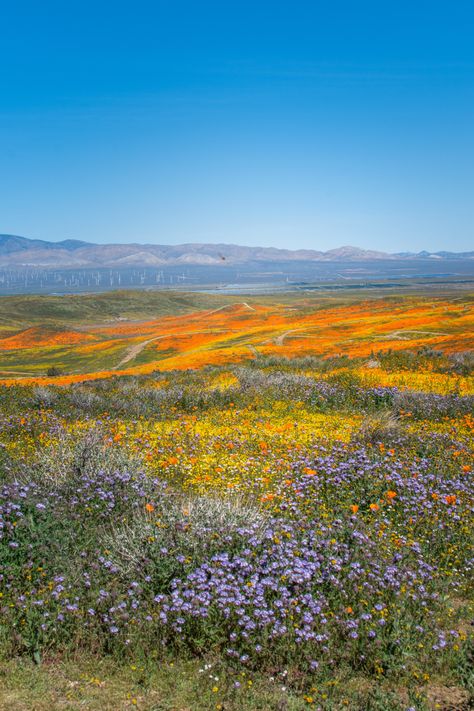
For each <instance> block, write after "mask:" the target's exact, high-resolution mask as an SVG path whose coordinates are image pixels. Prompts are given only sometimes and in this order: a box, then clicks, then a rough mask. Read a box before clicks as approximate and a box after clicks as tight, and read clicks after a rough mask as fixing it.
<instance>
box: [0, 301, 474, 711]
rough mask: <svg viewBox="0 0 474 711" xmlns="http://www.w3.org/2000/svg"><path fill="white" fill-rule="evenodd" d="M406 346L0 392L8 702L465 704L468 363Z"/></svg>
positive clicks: (471, 652)
mask: <svg viewBox="0 0 474 711" xmlns="http://www.w3.org/2000/svg"><path fill="white" fill-rule="evenodd" d="M252 308H256V307H252ZM357 308H358V309H359V311H361V310H362V309H363V308H365V307H362V306H359V307H357ZM443 308H444V307H443ZM452 308H453V309H455V308H457V307H456V305H455V304H454V305H453V307H452ZM355 309H356V307H355V306H354V307H353V310H355ZM249 313H250V314H251V312H250V311H249ZM221 314H222V312H219V318H221V317H222V316H221ZM465 314H466V310H465V308H464V306H463V311H462V314H461V315H460V316H459V318H464V317H465ZM358 317H360V318H362V317H361V316H360V314H359V316H358ZM308 318H309V317H308ZM314 318H316V317H314ZM321 318H322V317H321ZM368 318H369V317H368V316H367V319H368ZM364 323H365V326H367V327H369V323H368V320H366V321H365V322H364ZM234 326H235V322H234ZM154 328H156V324H155V326H154ZM420 328H421V326H420ZM359 330H361V329H360V328H359ZM9 338H13V336H9ZM18 341H19V337H18V338H17V340H16V341H15V342H14V345H16V346H17V345H18ZM391 344H392V341H388V342H386V343H385V346H384V347H383V348H382V347H380V348H378V349H374V348H372V349H370V348H369V349H368V350H369V352H366V350H367V348H366V346H365V345H364V348H363V349H362V351H358V352H354V353H353V354H339V355H337V354H332V355H331V354H328V355H325V354H324V353H316V354H315V353H313V354H306V355H305V354H297V353H295V352H294V351H293V349H291V348H290V351H289V352H288V353H285V351H284V350H283V353H281V352H279V353H276V351H277V350H278V346H275V344H274V343H273V345H272V347H271V348H269V349H267V350H268V352H262V353H258V352H257V353H252V352H251V351H249V350H248V349H247V357H246V358H244V359H242V358H241V359H231V360H230V362H229V361H227V360H226V358H225V354H224V357H223V362H222V363H219V362H217V357H216V351H215V350H214V351H213V354H212V358H211V359H210V362H209V363H207V364H206V363H204V364H201V363H200V362H198V365H199V367H195V368H193V367H191V365H192V364H191V363H190V360H192V356H191V355H189V354H188V356H187V361H186V362H187V365H189V367H179V368H176V369H173V368H165V367H164V366H162V367H160V368H159V369H158V368H156V369H154V370H151V371H150V372H144V373H140V372H138V373H129V374H114V373H113V372H108V373H107V374H106V376H104V377H96V378H95V379H82V380H81V379H78V382H75V381H74V380H73V381H72V382H61V379H56V378H52V377H50V378H49V379H48V378H46V377H42V378H41V379H39V381H35V380H31V379H28V378H26V377H25V379H24V380H15V379H13V378H11V379H9V380H8V382H5V384H4V385H3V386H1V388H0V560H1V569H0V609H1V619H0V658H1V660H2V662H1V667H0V668H1V676H0V685H2V684H3V686H4V688H5V690H6V691H5V692H0V700H1V702H3V703H4V704H7V705H4V706H2V708H5V709H7V708H11V709H26V708H35V709H40V710H42V709H46V708H60V707H61V708H68V709H76V708H77V709H79V708H84V707H85V708H92V709H122V708H134V707H135V708H140V709H150V710H151V709H156V710H158V709H170V710H171V709H182V710H183V711H184V709H192V710H193V711H194V709H196V710H200V709H227V710H231V709H279V710H281V711H284V710H285V709H287V710H288V711H292V710H296V709H305V708H314V709H321V710H322V711H326V710H327V711H332V710H336V709H354V710H360V711H366V710H367V711H371V710H374V711H375V710H379V711H391V710H392V709H393V710H394V711H397V710H398V711H413V710H420V711H421V710H425V711H426V710H428V709H444V711H448V710H449V709H453V710H456V709H460V710H461V711H462V710H463V709H465V710H466V711H467V710H468V709H470V708H473V704H474V675H473V667H474V642H473V619H474V599H473V580H474V574H473V573H474V546H473V532H474V526H473V523H474V517H473V512H474V499H473V494H474V480H473V466H474V463H473V456H472V455H473V452H472V432H473V426H474V416H473V406H474V389H473V379H472V369H473V366H474V360H473V358H472V354H471V353H470V352H469V351H468V350H467V349H462V348H459V349H456V348H455V347H454V346H453V344H451V346H450V348H449V349H448V348H444V349H443V347H442V344H441V347H439V348H438V349H436V348H432V347H428V346H427V345H426V344H424V345H419V344H416V345H415V346H412V344H408V345H406V344H405V347H404V348H402V347H401V346H400V344H398V346H397V348H395V349H393V348H391ZM4 346H5V344H4ZM283 346H284V344H283ZM280 351H281V344H280ZM198 355H199V358H198V361H200V359H201V351H200V352H199V354H198ZM26 677H28V678H29V679H30V681H29V682H28V683H27V682H26V681H25V679H26ZM53 679H55V681H54V682H53ZM32 680H33V681H32ZM19 688H21V689H22V691H21V693H20V692H19V691H18V689H19ZM53 688H55V689H56V691H54V692H53V690H52V689H53ZM38 689H40V691H38ZM2 693H4V694H5V698H6V699H8V698H10V706H8V701H4V700H3V698H2V696H1V694H2ZM54 694H56V696H55V695H54ZM57 694H59V695H60V697H61V699H62V700H63V701H62V705H61V706H59V705H55V704H57V703H58V698H59V697H58V696H57ZM15 704H16V705H15ZM42 704H44V705H42Z"/></svg>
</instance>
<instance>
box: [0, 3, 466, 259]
mask: <svg viewBox="0 0 474 711" xmlns="http://www.w3.org/2000/svg"><path fill="white" fill-rule="evenodd" d="M0 21H1V26H2V41H1V43H0V232H6V233H13V234H22V235H26V236H32V237H39V238H43V239H52V240H59V239H63V238H69V237H73V238H78V239H85V240H90V241H97V242H115V241H117V242H127V241H139V242H152V243H163V244H172V243H179V242H197V241H209V242H234V243H240V244H250V245H264V246H269V245H272V246H277V247H290V248H292V247H294V248H297V247H306V248H314V249H330V248H332V247H337V246H340V245H342V244H354V245H358V246H361V247H366V248H379V249H383V250H387V251H401V250H418V249H424V248H426V249H433V250H437V249H450V250H463V249H472V248H474V239H473V234H474V128H473V127H474V42H473V37H474V4H473V3H472V2H470V1H464V0H459V1H456V2H452V1H451V2H437V1H436V0H432V1H431V2H428V1H426V2H425V1H424V0H410V1H409V2H407V1H405V0H399V2H389V1H387V2H380V0H379V1H378V2H366V1H364V0H360V1H354V2H348V1H342V0H339V1H338V0H325V1H324V2H322V1H320V0H311V1H310V0H308V1H306V0H304V1H298V0H293V1H292V2H287V1H286V0H279V1H278V2H266V1H261V2H258V1H257V0H254V1H253V2H247V0H239V1H238V2H234V1H233V0H228V1H226V2H222V0H221V2H210V1H208V0H202V1H201V2H197V1H195V2H182V1H181V2H180V1H179V0H169V1H165V0H156V1H155V2H145V1H143V0H135V2H122V1H121V0H116V1H114V2H109V1H107V0H102V1H101V0H95V2H90V0H81V1H80V2H78V1H76V0H68V2H64V0H61V2H52V1H50V0H44V1H43V2H41V3H40V2H37V1H35V2H28V1H27V0H17V1H16V2H14V3H13V2H10V3H6V2H4V3H1V5H0Z"/></svg>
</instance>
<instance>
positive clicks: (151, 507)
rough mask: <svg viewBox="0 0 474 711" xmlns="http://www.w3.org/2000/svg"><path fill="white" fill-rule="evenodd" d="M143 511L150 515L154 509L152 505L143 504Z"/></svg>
mask: <svg viewBox="0 0 474 711" xmlns="http://www.w3.org/2000/svg"><path fill="white" fill-rule="evenodd" d="M145 509H146V510H147V511H148V513H151V512H152V511H154V510H155V507H154V506H153V504H145Z"/></svg>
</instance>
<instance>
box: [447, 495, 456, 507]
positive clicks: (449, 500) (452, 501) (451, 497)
mask: <svg viewBox="0 0 474 711" xmlns="http://www.w3.org/2000/svg"><path fill="white" fill-rule="evenodd" d="M445 501H446V503H447V504H448V506H451V504H455V503H456V497H455V496H454V494H449V496H447V497H446V499H445Z"/></svg>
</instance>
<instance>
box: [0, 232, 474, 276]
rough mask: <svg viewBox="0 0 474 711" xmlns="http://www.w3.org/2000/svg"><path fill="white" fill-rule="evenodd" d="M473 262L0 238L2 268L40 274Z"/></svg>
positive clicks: (353, 250) (467, 255)
mask: <svg viewBox="0 0 474 711" xmlns="http://www.w3.org/2000/svg"><path fill="white" fill-rule="evenodd" d="M392 259H393V260H413V259H430V260H433V259H474V251H473V252H457V253H456V252H434V253H432V252H426V251H423V252H418V253H411V252H402V253H398V254H388V253H386V252H379V251H374V250H369V249H360V248H359V247H339V248H338V249H330V250H329V251H327V252H322V251H319V250H313V249H297V250H290V249H276V248H274V247H242V246H239V245H235V244H198V243H192V244H178V245H153V244H135V243H132V244H93V243H92V242H82V241H80V240H74V239H65V240H62V241H61V242H48V241H45V240H40V239H29V238H27V237H18V236H16V235H2V234H0V267H1V268H9V267H12V268H20V267H41V268H42V269H68V268H76V269H80V268H85V269H88V268H97V269H99V268H103V267H107V268H108V267H113V268H116V269H120V268H127V267H164V266H171V265H173V266H177V265H183V266H184V265H204V266H205V265H208V266H217V265H219V264H222V265H234V264H235V265H243V264H248V263H254V262H279V263H282V262H297V261H305V262H308V261H313V262H364V261H372V260H392Z"/></svg>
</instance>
